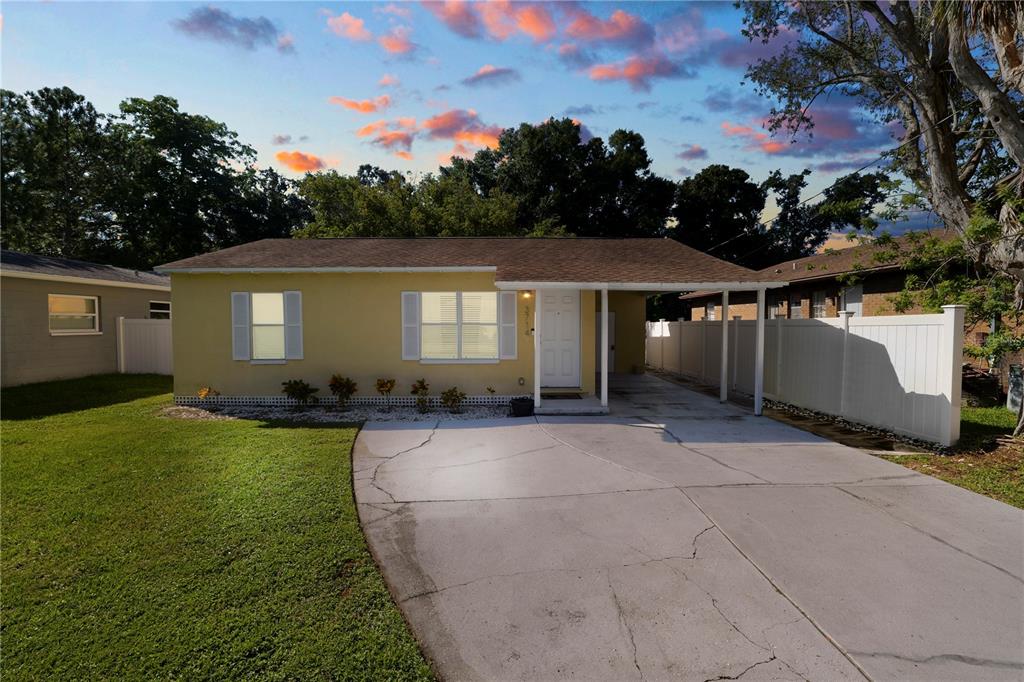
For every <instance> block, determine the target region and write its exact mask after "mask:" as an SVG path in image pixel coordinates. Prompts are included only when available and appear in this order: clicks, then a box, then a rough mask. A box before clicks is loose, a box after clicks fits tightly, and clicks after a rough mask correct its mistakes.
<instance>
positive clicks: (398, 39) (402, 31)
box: [377, 26, 416, 54]
mask: <svg viewBox="0 0 1024 682" xmlns="http://www.w3.org/2000/svg"><path fill="white" fill-rule="evenodd" d="M411 32H412V31H411V30H410V29H409V28H408V27H407V26H396V27H395V28H393V29H391V32H390V33H388V34H387V35H382V36H381V37H380V38H378V39H377V42H379V43H380V46H381V47H383V48H384V49H385V50H386V51H388V52H390V53H391V54H408V53H409V52H412V51H413V50H415V49H416V44H415V43H414V42H412V41H411V40H410V39H409V34H410V33H411Z"/></svg>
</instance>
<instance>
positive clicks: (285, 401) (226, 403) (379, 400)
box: [174, 394, 529, 407]
mask: <svg viewBox="0 0 1024 682" xmlns="http://www.w3.org/2000/svg"><path fill="white" fill-rule="evenodd" d="M525 397H529V396H526V395H525V394H524V395H468V396H466V399H465V400H464V401H463V403H462V404H463V405H508V402H509V401H510V400H512V398H525ZM318 398H319V402H318V404H323V405H327V404H332V403H334V402H335V398H334V396H322V397H321V396H318ZM348 402H349V404H350V405H373V406H376V407H384V406H386V405H391V406H392V407H413V406H415V405H416V397H415V396H411V395H401V396H398V395H395V396H391V399H390V401H389V400H388V399H387V398H384V397H383V396H379V395H378V396H353V397H352V398H350V399H349V401H348ZM427 402H428V403H429V404H430V406H431V407H440V406H441V396H436V395H432V396H429V397H428V398H427ZM174 403H175V404H176V405H217V406H220V407H279V406H290V405H295V404H297V403H296V401H295V400H294V399H293V398H289V397H287V396H283V395H218V396H211V397H209V398H200V397H199V396H196V395H176V396H174Z"/></svg>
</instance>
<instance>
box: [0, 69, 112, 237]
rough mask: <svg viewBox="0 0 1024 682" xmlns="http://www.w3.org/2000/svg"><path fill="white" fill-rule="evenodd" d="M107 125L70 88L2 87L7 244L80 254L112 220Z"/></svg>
mask: <svg viewBox="0 0 1024 682" xmlns="http://www.w3.org/2000/svg"><path fill="white" fill-rule="evenodd" d="M105 128H106V124H105V122H104V120H103V117H102V116H101V115H100V114H99V113H97V111H96V110H95V109H94V108H93V106H92V104H90V103H89V102H87V101H86V100H85V98H84V97H82V96H81V95H79V94H77V93H75V92H74V91H72V90H70V89H69V88H43V89H42V90H39V91H37V92H29V93H26V94H24V95H20V94H16V93H14V92H11V91H9V90H3V91H0V166H2V172H3V191H2V192H0V223H2V224H3V231H2V239H0V241H2V243H3V245H4V247H6V248H19V249H22V250H26V251H31V252H35V253H49V254H54V255H58V256H66V257H76V256H82V255H83V254H86V253H89V252H90V251H92V250H93V249H94V248H95V247H96V244H97V243H98V241H99V240H100V239H101V238H102V234H103V232H104V231H105V229H106V225H107V218H108V216H107V213H106V211H105V210H104V206H103V202H102V196H103V194H104V181H105V173H106V170H107V168H106V164H105V163H104V154H105V148H106V138H105Z"/></svg>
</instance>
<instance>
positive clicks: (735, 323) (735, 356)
mask: <svg viewBox="0 0 1024 682" xmlns="http://www.w3.org/2000/svg"><path fill="white" fill-rule="evenodd" d="M742 317H743V316H742V315H733V316H732V384H731V385H732V390H734V391H735V390H736V387H737V386H738V385H739V383H738V380H737V376H736V375H737V373H738V372H739V369H740V319H742ZM680 345H682V344H680Z"/></svg>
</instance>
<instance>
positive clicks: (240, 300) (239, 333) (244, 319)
mask: <svg viewBox="0 0 1024 682" xmlns="http://www.w3.org/2000/svg"><path fill="white" fill-rule="evenodd" d="M249 320H250V316H249V292H248V291H232V292H231V359H232V360H248V359H249V348H250V343H249V333H250V328H249Z"/></svg>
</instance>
